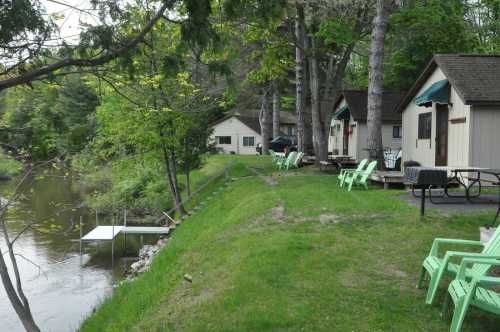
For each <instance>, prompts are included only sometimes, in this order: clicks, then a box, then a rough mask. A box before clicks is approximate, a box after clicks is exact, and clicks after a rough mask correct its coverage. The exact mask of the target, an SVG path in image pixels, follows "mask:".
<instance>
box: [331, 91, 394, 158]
mask: <svg viewBox="0 0 500 332" xmlns="http://www.w3.org/2000/svg"><path fill="white" fill-rule="evenodd" d="M344 105H345V99H344V100H342V101H341V102H340V104H339V106H338V107H337V109H336V110H335V112H336V111H338V110H339V109H340V108H342V107H343V106H344ZM336 124H338V125H339V126H340V129H339V130H330V133H331V134H330V137H329V147H328V151H330V152H333V150H335V149H338V151H339V154H340V155H341V154H342V146H343V139H344V137H343V132H344V127H343V121H340V120H335V119H334V120H332V124H331V126H332V127H333V126H335V125H336ZM349 125H350V126H352V125H355V127H353V130H352V134H351V135H350V136H349V149H348V152H349V156H351V157H353V158H354V159H356V160H357V161H359V160H361V159H364V158H368V151H367V150H365V149H366V148H367V142H368V127H367V125H366V123H364V122H358V121H354V119H353V117H352V116H351V117H350V119H349ZM400 125H401V124H383V125H382V144H383V146H384V148H391V149H394V150H397V149H401V138H396V139H394V138H393V137H392V127H393V126H400ZM332 134H333V135H332Z"/></svg>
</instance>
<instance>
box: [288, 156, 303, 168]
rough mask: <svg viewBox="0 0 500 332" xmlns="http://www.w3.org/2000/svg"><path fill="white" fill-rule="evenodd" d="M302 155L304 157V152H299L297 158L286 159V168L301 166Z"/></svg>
mask: <svg viewBox="0 0 500 332" xmlns="http://www.w3.org/2000/svg"><path fill="white" fill-rule="evenodd" d="M302 157H304V153H303V152H298V153H297V155H296V157H295V159H294V160H292V161H290V162H288V160H286V161H285V165H284V168H285V169H286V170H289V169H290V168H299V164H300V162H301V161H302Z"/></svg>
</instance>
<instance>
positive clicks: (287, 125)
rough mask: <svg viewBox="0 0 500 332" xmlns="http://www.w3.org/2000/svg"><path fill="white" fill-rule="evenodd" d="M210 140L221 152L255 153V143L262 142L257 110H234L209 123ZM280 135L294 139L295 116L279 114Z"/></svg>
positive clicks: (293, 140)
mask: <svg viewBox="0 0 500 332" xmlns="http://www.w3.org/2000/svg"><path fill="white" fill-rule="evenodd" d="M211 128H212V135H211V137H210V140H211V142H212V143H214V145H215V148H216V149H217V150H218V151H220V152H221V153H234V154H250V155H254V154H257V151H256V149H255V148H256V147H257V144H262V136H261V131H260V122H259V111H257V110H249V111H244V112H243V111H241V112H238V111H235V112H231V113H230V114H228V115H226V116H225V117H223V118H221V119H219V120H218V121H216V122H214V123H212V124H211ZM280 129H281V134H282V135H281V136H283V137H286V138H288V139H290V140H291V141H292V142H295V141H296V134H297V133H296V120H295V116H294V115H293V114H291V113H288V112H281V114H280Z"/></svg>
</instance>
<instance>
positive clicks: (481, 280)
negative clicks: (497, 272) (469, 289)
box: [476, 277, 500, 286]
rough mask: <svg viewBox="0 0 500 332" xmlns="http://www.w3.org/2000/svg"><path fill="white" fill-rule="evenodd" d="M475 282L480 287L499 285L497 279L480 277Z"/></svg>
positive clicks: (499, 280) (499, 279)
mask: <svg viewBox="0 0 500 332" xmlns="http://www.w3.org/2000/svg"><path fill="white" fill-rule="evenodd" d="M476 281H477V283H478V285H480V286H490V285H500V278H499V277H480V278H477V279H476Z"/></svg>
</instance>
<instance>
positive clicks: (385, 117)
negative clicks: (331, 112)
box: [334, 90, 405, 123]
mask: <svg viewBox="0 0 500 332" xmlns="http://www.w3.org/2000/svg"><path fill="white" fill-rule="evenodd" d="M404 95H405V93H404V92H390V91H385V92H384V93H383V95H382V122H384V123H401V114H400V113H397V112H396V110H395V108H396V106H397V105H398V104H399V102H400V101H401V99H402V98H403V96H404ZM343 98H345V100H346V103H347V107H348V108H349V113H350V114H351V116H352V117H353V118H354V120H355V121H359V122H366V117H367V114H368V107H367V104H368V91H367V90H343V91H342V92H341V94H340V96H339V98H338V99H337V102H336V103H335V107H334V109H336V108H337V106H338V105H339V103H340V102H341V101H342V99H343Z"/></svg>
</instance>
